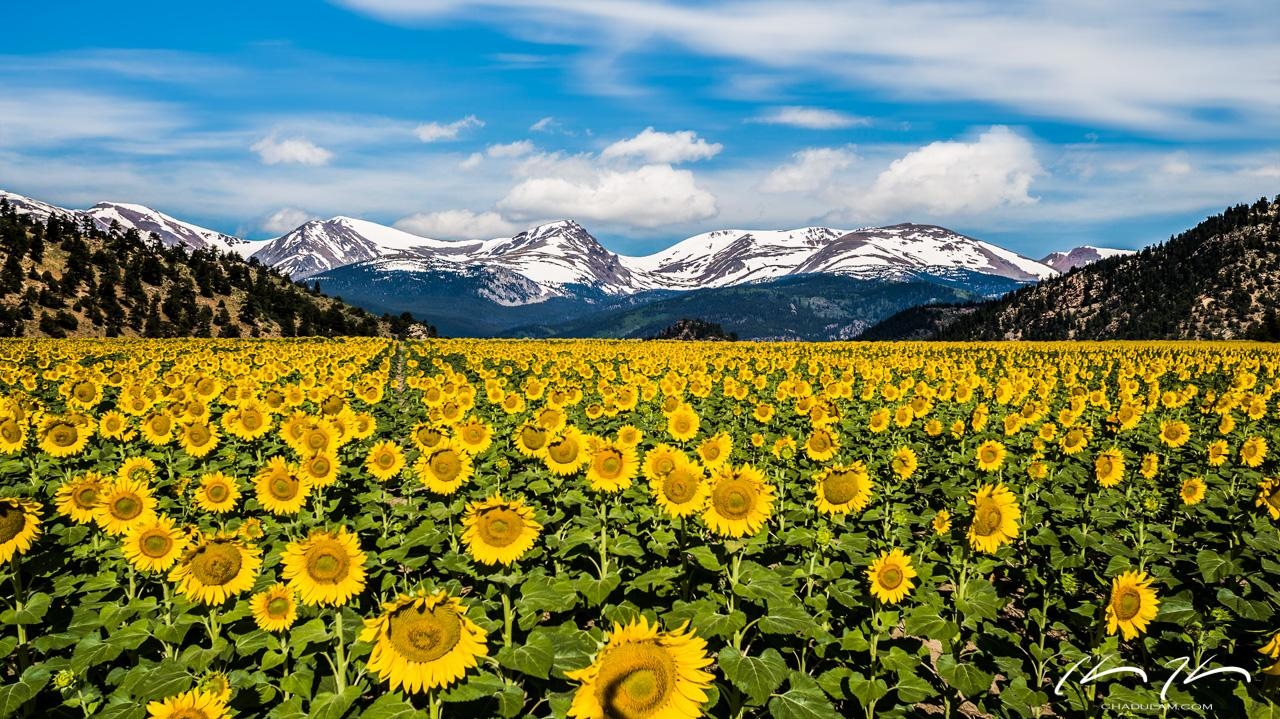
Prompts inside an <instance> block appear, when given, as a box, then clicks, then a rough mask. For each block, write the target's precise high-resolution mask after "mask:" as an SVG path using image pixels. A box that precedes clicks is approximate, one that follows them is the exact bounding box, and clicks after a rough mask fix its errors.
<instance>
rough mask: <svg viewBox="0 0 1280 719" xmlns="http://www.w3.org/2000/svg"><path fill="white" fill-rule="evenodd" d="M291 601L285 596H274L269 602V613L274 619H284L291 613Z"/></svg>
mask: <svg viewBox="0 0 1280 719" xmlns="http://www.w3.org/2000/svg"><path fill="white" fill-rule="evenodd" d="M290 606H291V603H290V602H289V600H288V599H286V598H284V597H274V598H272V599H271V601H269V602H267V615H268V616H270V617H271V618H272V619H284V618H285V617H287V616H288V615H289V609H290Z"/></svg>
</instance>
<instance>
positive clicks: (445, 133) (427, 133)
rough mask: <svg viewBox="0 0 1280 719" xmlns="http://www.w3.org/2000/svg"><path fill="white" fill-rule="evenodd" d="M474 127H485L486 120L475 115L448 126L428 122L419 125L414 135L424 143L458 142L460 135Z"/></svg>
mask: <svg viewBox="0 0 1280 719" xmlns="http://www.w3.org/2000/svg"><path fill="white" fill-rule="evenodd" d="M472 127H484V120H481V119H480V118H478V117H476V116H475V115H467V116H466V117H464V118H462V119H461V120H454V121H453V122H450V123H447V124H441V123H438V122H428V123H425V124H422V125H418V127H417V128H416V129H414V131H413V133H414V134H415V135H417V136H418V139H419V140H422V141H423V142H441V141H443V140H456V139H457V138H458V134H459V133H461V132H462V131H463V130H467V129H470V128H472Z"/></svg>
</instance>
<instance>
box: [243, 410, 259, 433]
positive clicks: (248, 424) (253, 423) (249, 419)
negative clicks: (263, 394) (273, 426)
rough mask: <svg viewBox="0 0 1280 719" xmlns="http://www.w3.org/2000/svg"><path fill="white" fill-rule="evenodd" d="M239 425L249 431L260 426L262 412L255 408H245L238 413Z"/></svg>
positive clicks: (255, 429)
mask: <svg viewBox="0 0 1280 719" xmlns="http://www.w3.org/2000/svg"><path fill="white" fill-rule="evenodd" d="M240 425H241V426H242V427H244V428H245V429H247V430H249V431H250V432H254V431H257V430H258V429H259V428H260V427H262V413H261V412H259V411H258V410H256V409H246V410H244V411H242V412H241V413H240Z"/></svg>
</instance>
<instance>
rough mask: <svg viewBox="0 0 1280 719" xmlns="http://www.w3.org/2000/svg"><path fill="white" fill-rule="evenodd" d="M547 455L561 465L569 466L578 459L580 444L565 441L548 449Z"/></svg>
mask: <svg viewBox="0 0 1280 719" xmlns="http://www.w3.org/2000/svg"><path fill="white" fill-rule="evenodd" d="M547 454H549V455H551V458H552V459H554V460H555V461H557V462H559V463H560V464H568V463H570V462H572V461H573V460H575V459H577V457H578V444H577V443H576V442H574V441H572V440H568V439H563V440H560V441H559V442H556V443H555V444H553V445H551V446H550V447H548V448H547Z"/></svg>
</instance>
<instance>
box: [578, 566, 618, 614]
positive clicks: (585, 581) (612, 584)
mask: <svg viewBox="0 0 1280 719" xmlns="http://www.w3.org/2000/svg"><path fill="white" fill-rule="evenodd" d="M621 583H622V577H620V576H618V575H617V574H606V575H605V577H604V578H603V579H596V578H594V577H582V578H580V579H578V591H579V592H581V593H582V596H583V597H585V598H586V600H587V606H589V607H598V606H600V605H601V604H604V600H606V599H608V598H609V595H610V594H612V593H613V590H615V589H617V588H618V585H619V584H621Z"/></svg>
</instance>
